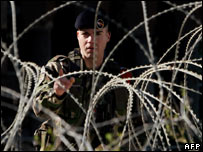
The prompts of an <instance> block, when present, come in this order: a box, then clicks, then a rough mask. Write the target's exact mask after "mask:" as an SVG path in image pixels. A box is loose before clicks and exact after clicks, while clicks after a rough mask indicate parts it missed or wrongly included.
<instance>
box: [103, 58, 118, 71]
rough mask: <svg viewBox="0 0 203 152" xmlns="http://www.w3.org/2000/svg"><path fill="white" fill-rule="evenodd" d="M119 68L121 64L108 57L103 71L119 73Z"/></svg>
mask: <svg viewBox="0 0 203 152" xmlns="http://www.w3.org/2000/svg"><path fill="white" fill-rule="evenodd" d="M120 70H121V66H120V65H119V64H118V62H116V61H114V59H109V60H108V62H107V63H106V65H105V71H106V72H110V73H112V74H114V75H117V74H119V73H120Z"/></svg>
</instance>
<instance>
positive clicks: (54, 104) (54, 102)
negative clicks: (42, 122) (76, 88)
mask: <svg viewBox="0 0 203 152" xmlns="http://www.w3.org/2000/svg"><path fill="white" fill-rule="evenodd" d="M61 68H62V67H61V65H60V63H59V62H57V61H55V60H51V61H49V62H48V64H47V65H46V66H45V67H42V70H41V74H40V79H39V81H38V87H37V88H36V96H35V98H34V104H33V110H34V112H35V114H36V115H37V116H41V117H44V116H46V115H44V114H43V113H42V111H41V109H39V108H37V106H36V103H39V104H41V105H42V106H43V107H46V108H48V109H50V110H51V111H54V112H55V113H57V112H58V110H59V109H60V107H61V105H62V102H63V101H64V99H65V97H66V93H65V92H64V93H63V94H61V95H57V94H56V92H55V91H54V82H53V83H50V81H52V78H51V77H55V78H56V77H58V76H59V70H60V69H61Z"/></svg>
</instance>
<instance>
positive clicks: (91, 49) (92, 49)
mask: <svg viewBox="0 0 203 152" xmlns="http://www.w3.org/2000/svg"><path fill="white" fill-rule="evenodd" d="M86 50H87V51H91V52H92V51H94V48H93V47H88V48H86Z"/></svg>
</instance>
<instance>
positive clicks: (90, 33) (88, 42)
mask: <svg viewBox="0 0 203 152" xmlns="http://www.w3.org/2000/svg"><path fill="white" fill-rule="evenodd" d="M110 37H111V34H110V32H109V31H108V29H107V27H106V28H103V29H97V30H96V37H95V40H94V29H82V30H78V31H77V39H78V42H79V46H80V51H81V54H82V57H83V59H84V60H89V61H92V60H93V52H95V55H96V59H97V62H96V63H97V64H101V63H102V62H103V58H104V50H105V48H106V44H107V43H108V42H109V40H110ZM97 66H100V65H97Z"/></svg>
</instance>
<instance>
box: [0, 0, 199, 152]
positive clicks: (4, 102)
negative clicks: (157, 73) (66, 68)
mask: <svg viewBox="0 0 203 152" xmlns="http://www.w3.org/2000/svg"><path fill="white" fill-rule="evenodd" d="M65 2H66V1H15V5H16V17H17V23H16V24H17V34H19V33H21V32H22V31H23V30H24V29H25V28H26V27H27V26H28V25H29V24H31V23H32V22H33V21H34V20H36V19H37V18H39V17H40V16H41V15H43V14H44V13H46V12H47V11H50V10H52V9H53V8H55V7H57V6H59V5H61V4H64V3H65ZM173 3H175V4H178V5H180V4H184V3H188V1H173ZM80 4H81V5H82V6H87V7H92V8H96V5H97V2H96V1H85V2H81V3H80ZM146 4H147V13H148V17H149V16H152V15H154V14H156V13H158V12H161V11H163V10H165V9H168V8H170V7H171V6H170V5H168V4H167V3H164V2H162V1H152V2H150V1H148V2H146ZM101 8H103V9H104V10H105V11H106V12H107V14H108V15H109V17H110V19H113V20H115V22H114V23H111V24H110V30H111V36H112V37H111V41H110V42H109V44H108V46H107V50H106V53H107V54H108V53H109V52H110V51H111V50H112V49H113V48H114V46H115V45H116V44H117V43H118V41H119V40H120V39H122V37H123V36H124V35H125V34H126V31H129V30H131V29H132V28H133V27H134V26H136V25H138V24H139V23H140V22H142V21H143V11H142V6H141V2H139V1H116V2H114V1H104V2H102V3H101ZM83 9H84V8H83V7H81V6H80V5H76V4H71V5H68V6H66V7H64V8H62V9H59V10H58V11H56V12H54V13H53V14H50V15H49V16H48V17H46V18H44V19H43V20H41V21H40V22H39V23H37V24H36V25H35V26H33V27H32V28H31V29H30V30H29V31H28V32H27V33H26V34H25V35H24V36H23V37H22V38H21V39H20V40H19V41H18V50H19V58H20V59H21V61H30V62H34V63H36V64H37V65H39V66H42V65H45V64H46V63H47V61H48V60H50V59H51V58H52V57H54V56H55V55H57V54H63V55H67V54H68V52H69V51H72V50H73V48H76V47H78V43H77V39H76V29H75V28H74V23H75V19H76V16H77V15H78V14H79V13H80V12H81V11H82V10H83ZM194 16H195V17H196V18H197V19H198V22H199V23H200V24H202V20H201V19H202V9H198V10H197V11H195V13H194ZM184 18H185V14H184V13H182V12H180V11H177V10H175V11H173V12H170V13H167V14H164V15H162V16H160V17H157V18H155V19H154V20H152V21H150V22H149V27H150V36H151V40H152V44H153V49H154V55H155V58H156V59H158V58H159V57H161V56H162V55H163V54H164V52H165V51H166V50H167V49H168V48H169V47H170V46H171V45H172V44H173V43H174V42H175V41H176V40H177V37H178V32H179V30H180V27H181V24H182V21H183V19H184ZM120 25H121V27H122V28H120V27H119V26H120ZM197 25H198V24H197V22H196V21H194V20H189V21H188V22H187V24H186V26H185V28H184V33H185V32H188V31H189V30H191V29H193V28H194V27H196V26H197ZM132 35H133V36H134V37H136V38H137V39H139V41H140V42H141V44H142V45H143V46H144V47H145V48H146V49H147V48H148V46H147V43H146V33H145V31H144V26H142V27H141V28H139V29H137V30H136V31H135V32H133V34H132ZM1 41H2V42H4V43H5V44H6V46H7V47H8V46H9V45H10V44H11V43H12V13H11V7H10V3H9V1H1ZM184 49H185V48H184ZM184 49H183V50H184ZM183 50H181V48H180V54H179V55H180V57H181V56H182V55H183V54H184V52H183ZM197 55H199V56H201V52H200V54H197ZM1 56H2V55H1ZM173 57H174V54H173V55H171V56H170V55H169V56H167V58H166V60H167V61H170V60H172V59H173ZM113 58H114V59H115V61H116V62H118V63H119V64H120V65H122V66H124V67H127V68H132V67H135V66H139V65H147V64H149V62H148V59H147V58H146V56H145V55H144V53H143V52H142V51H141V50H140V48H139V46H138V45H137V44H136V43H135V42H134V40H133V39H132V38H130V37H128V38H127V39H126V40H125V41H124V42H123V43H122V44H121V45H120V46H119V47H118V48H117V50H116V51H115V53H114V54H113ZM138 74H139V73H135V75H138ZM163 77H164V78H165V79H166V80H167V79H169V80H170V76H167V75H163ZM193 85H195V86H196V87H200V86H201V85H199V84H196V83H195V82H194V84H193ZM1 86H5V87H9V88H10V89H12V90H14V91H16V92H19V88H18V80H17V78H16V74H15V72H14V69H13V66H12V64H11V63H10V60H9V59H8V58H6V59H5V61H4V62H3V64H2V65H1ZM194 98H195V100H197V101H200V100H202V99H201V98H200V97H194ZM197 103H198V104H196V105H195V111H196V112H197V115H198V116H199V117H200V118H201V120H202V116H200V107H201V106H202V103H201V102H197ZM17 106H18V100H17V98H15V97H6V96H1V121H3V125H1V133H2V128H7V127H8V126H9V125H10V124H11V123H12V121H13V119H14V117H15V115H16V110H17ZM40 123H41V122H40V121H39V120H37V119H36V118H35V116H34V114H33V112H32V109H31V110H30V112H29V114H28V115H27V116H26V118H25V120H24V122H23V124H22V130H21V131H22V132H21V134H22V136H21V137H20V138H21V141H22V143H23V145H22V147H23V148H22V149H23V150H34V148H33V142H32V140H33V133H34V130H35V129H36V128H37V127H38V125H39V124H40ZM1 124H2V123H1Z"/></svg>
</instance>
